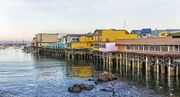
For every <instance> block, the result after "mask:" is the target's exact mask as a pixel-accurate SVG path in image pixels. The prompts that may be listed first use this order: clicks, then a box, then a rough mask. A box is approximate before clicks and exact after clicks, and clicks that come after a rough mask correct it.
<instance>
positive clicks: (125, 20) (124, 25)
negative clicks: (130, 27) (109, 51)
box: [124, 19, 126, 30]
mask: <svg viewBox="0 0 180 97" xmlns="http://www.w3.org/2000/svg"><path fill="white" fill-rule="evenodd" d="M124 30H126V20H125V19H124Z"/></svg>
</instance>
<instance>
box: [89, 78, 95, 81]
mask: <svg viewBox="0 0 180 97" xmlns="http://www.w3.org/2000/svg"><path fill="white" fill-rule="evenodd" d="M88 81H96V79H93V78H91V79H88Z"/></svg>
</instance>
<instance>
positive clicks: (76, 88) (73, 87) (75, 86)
mask: <svg viewBox="0 0 180 97" xmlns="http://www.w3.org/2000/svg"><path fill="white" fill-rule="evenodd" d="M68 91H69V92H73V93H79V92H81V88H80V86H79V85H77V84H75V85H73V86H72V87H69V88H68Z"/></svg>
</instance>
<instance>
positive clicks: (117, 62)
mask: <svg viewBox="0 0 180 97" xmlns="http://www.w3.org/2000/svg"><path fill="white" fill-rule="evenodd" d="M116 71H119V56H118V55H116Z"/></svg>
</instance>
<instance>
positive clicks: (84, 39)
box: [71, 34, 92, 49]
mask: <svg viewBox="0 0 180 97" xmlns="http://www.w3.org/2000/svg"><path fill="white" fill-rule="evenodd" d="M91 43H92V35H88V34H87V35H83V36H80V37H79V40H78V41H76V42H72V43H71V48H73V49H74V48H76V49H77V48H87V49H91V48H92V46H91Z"/></svg>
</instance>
